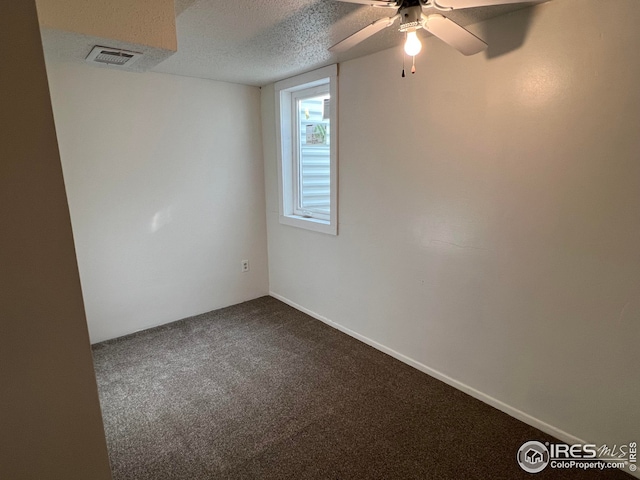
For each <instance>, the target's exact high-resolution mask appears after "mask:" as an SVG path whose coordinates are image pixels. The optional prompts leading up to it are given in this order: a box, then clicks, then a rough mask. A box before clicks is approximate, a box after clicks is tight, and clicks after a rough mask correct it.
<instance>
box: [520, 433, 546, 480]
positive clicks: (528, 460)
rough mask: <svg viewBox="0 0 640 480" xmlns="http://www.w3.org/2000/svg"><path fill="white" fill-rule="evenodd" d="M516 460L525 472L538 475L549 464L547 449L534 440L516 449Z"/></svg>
mask: <svg viewBox="0 0 640 480" xmlns="http://www.w3.org/2000/svg"><path fill="white" fill-rule="evenodd" d="M516 459H517V460H518V465H520V468H522V469H523V470H524V471H525V472H528V473H538V472H541V471H542V470H544V469H545V467H546V466H547V465H548V464H549V449H547V447H546V446H545V445H544V444H542V443H540V442H537V441H535V440H533V441H530V442H526V443H524V444H522V446H521V447H520V448H519V449H518V455H517V457H516Z"/></svg>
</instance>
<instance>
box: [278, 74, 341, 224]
mask: <svg viewBox="0 0 640 480" xmlns="http://www.w3.org/2000/svg"><path fill="white" fill-rule="evenodd" d="M337 72H338V68H337V65H331V66H329V67H325V68H321V69H320V70H316V71H313V72H309V73H306V74H303V75H299V76H297V77H294V78H289V79H287V80H282V81H280V82H278V83H276V85H275V90H276V115H277V123H276V131H277V134H278V188H279V193H280V223H283V224H286V225H292V226H295V227H300V228H306V229H309V230H315V231H317V232H323V233H329V234H332V235H336V234H337V233H338V232H337V230H338V226H337V225H338V222H337V219H338V205H337V187H338V185H337V161H336V157H337V154H336V152H337V131H338V129H337V126H338V124H337V91H338V89H337Z"/></svg>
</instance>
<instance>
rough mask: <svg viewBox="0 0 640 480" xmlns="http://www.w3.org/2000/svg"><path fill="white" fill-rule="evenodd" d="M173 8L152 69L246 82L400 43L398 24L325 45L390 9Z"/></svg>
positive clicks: (492, 13) (194, 1) (482, 12)
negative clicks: (172, 45) (173, 48)
mask: <svg viewBox="0 0 640 480" xmlns="http://www.w3.org/2000/svg"><path fill="white" fill-rule="evenodd" d="M534 3H539V1H538V2H525V3H521V4H513V5H501V6H495V7H483V8H474V9H465V10H459V11H455V12H451V13H447V14H446V16H448V17H449V18H451V19H452V20H454V21H456V22H458V23H460V24H461V25H470V24H473V23H477V22H479V21H482V20H486V19H488V18H492V17H496V16H498V15H503V14H505V13H508V12H511V11H514V10H519V9H521V8H526V7H529V6H531V5H532V4H534ZM176 13H177V15H178V17H177V19H176V25H177V33H178V52H177V53H176V54H174V55H172V56H171V57H169V58H168V59H166V60H164V61H163V62H162V63H160V64H159V65H157V66H156V67H154V68H153V71H157V72H164V73H172V74H177V75H187V76H193V77H202V78H210V79H214V80H223V81H228V82H236V83H244V84H248V85H265V84H268V83H271V82H273V81H276V80H280V79H283V78H287V77H290V76H292V75H295V74H298V73H301V72H304V71H308V70H311V69H313V68H316V67H320V66H324V65H328V64H331V63H336V62H340V61H345V60H350V59H352V58H356V57H360V56H363V55H368V54H370V53H374V52H378V51H381V50H384V49H387V48H391V47H394V46H396V45H400V44H401V43H402V41H403V37H402V35H401V34H400V33H399V32H398V31H397V27H390V28H388V29H386V30H384V31H382V32H380V33H378V34H376V35H375V36H373V37H371V38H369V39H367V40H365V41H364V42H362V43H361V44H360V45H358V46H356V47H355V48H353V49H351V50H349V51H347V52H344V53H342V54H331V53H329V52H328V51H327V49H328V48H329V47H330V46H331V45H333V44H335V43H337V42H338V41H340V40H342V39H343V38H345V37H347V36H349V35H350V34H352V33H354V32H355V31H357V30H359V29H360V28H362V27H364V26H366V25H368V24H369V23H371V22H373V21H374V20H376V19H378V18H381V17H386V16H391V15H393V14H394V13H395V11H394V10H392V9H386V8H373V7H368V6H359V5H354V4H349V3H343V2H338V1H335V0H235V1H231V2H230V1H220V0H176ZM420 34H421V35H426V32H425V31H421V32H420Z"/></svg>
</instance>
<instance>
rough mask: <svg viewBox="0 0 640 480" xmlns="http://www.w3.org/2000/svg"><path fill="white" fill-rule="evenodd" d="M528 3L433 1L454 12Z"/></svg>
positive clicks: (512, 0)
mask: <svg viewBox="0 0 640 480" xmlns="http://www.w3.org/2000/svg"><path fill="white" fill-rule="evenodd" d="M340 1H344V0H340ZM528 1H530V0H435V4H436V6H438V7H440V8H445V9H446V8H450V9H452V10H456V9H459V8H473V7H488V6H491V5H506V4H509V3H526V2H528Z"/></svg>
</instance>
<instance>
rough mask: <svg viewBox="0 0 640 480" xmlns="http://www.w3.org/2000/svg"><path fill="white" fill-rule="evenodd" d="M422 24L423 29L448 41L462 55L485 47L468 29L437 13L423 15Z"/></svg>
mask: <svg viewBox="0 0 640 480" xmlns="http://www.w3.org/2000/svg"><path fill="white" fill-rule="evenodd" d="M422 25H423V27H424V29H425V30H427V31H428V32H430V33H432V34H433V35H435V36H436V37H438V38H439V39H440V40H442V41H443V42H445V43H448V44H449V45H451V46H452V47H453V48H455V49H456V50H458V51H459V52H460V53H462V54H463V55H474V54H476V53H479V52H481V51H483V50H484V49H485V48H487V44H486V43H484V42H483V41H482V40H480V39H479V38H478V37H476V36H475V35H474V34H473V33H471V32H470V31H469V30H467V29H466V28H462V27H461V26H460V25H458V24H457V23H455V22H454V21H452V20H449V19H448V18H446V17H443V16H442V15H438V14H437V13H436V14H433V15H429V16H423V17H422Z"/></svg>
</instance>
